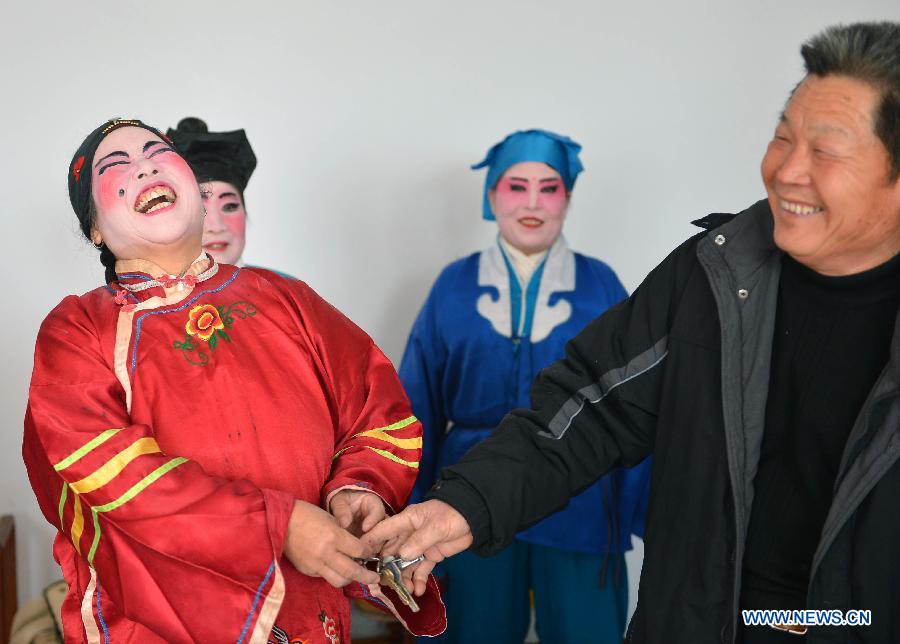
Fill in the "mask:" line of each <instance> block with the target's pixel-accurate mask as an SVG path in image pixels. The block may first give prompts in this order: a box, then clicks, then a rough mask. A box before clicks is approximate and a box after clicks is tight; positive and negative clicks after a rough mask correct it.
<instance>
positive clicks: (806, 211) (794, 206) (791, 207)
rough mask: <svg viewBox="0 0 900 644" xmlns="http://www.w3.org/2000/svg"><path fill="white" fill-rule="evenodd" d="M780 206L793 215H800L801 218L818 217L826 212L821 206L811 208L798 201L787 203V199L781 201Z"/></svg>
mask: <svg viewBox="0 0 900 644" xmlns="http://www.w3.org/2000/svg"><path fill="white" fill-rule="evenodd" d="M778 205H779V206H781V209H782V210H786V211H787V212H789V213H791V214H793V215H800V216H801V217H803V216H807V215H816V214H818V213H820V212H822V211H823V210H824V208H821V207H819V206H811V205H809V204H805V203H800V202H796V201H787V200H786V199H781V200H779V202H778Z"/></svg>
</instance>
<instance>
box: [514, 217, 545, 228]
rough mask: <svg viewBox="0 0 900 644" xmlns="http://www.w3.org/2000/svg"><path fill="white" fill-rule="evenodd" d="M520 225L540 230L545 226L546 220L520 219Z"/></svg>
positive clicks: (534, 218) (535, 218)
mask: <svg viewBox="0 0 900 644" xmlns="http://www.w3.org/2000/svg"><path fill="white" fill-rule="evenodd" d="M519 223H520V224H522V225H523V226H525V227H526V228H540V227H541V226H542V225H543V223H544V220H543V219H538V218H537V217H522V218H521V219H519Z"/></svg>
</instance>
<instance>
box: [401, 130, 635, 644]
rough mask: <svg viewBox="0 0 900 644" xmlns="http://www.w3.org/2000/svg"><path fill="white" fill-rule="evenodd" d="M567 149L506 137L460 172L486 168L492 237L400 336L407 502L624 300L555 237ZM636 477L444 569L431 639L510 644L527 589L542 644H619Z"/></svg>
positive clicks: (569, 179)
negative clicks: (412, 423) (416, 464)
mask: <svg viewBox="0 0 900 644" xmlns="http://www.w3.org/2000/svg"><path fill="white" fill-rule="evenodd" d="M580 150H581V146H580V145H578V144H577V143H575V142H574V141H572V140H571V139H569V138H568V137H564V136H560V135H558V134H554V133H552V132H547V131H544V130H527V131H519V132H515V133H513V134H511V135H509V136H508V137H506V138H505V139H504V140H503V141H501V142H500V143H498V144H496V145H495V146H493V147H492V148H491V149H490V150H489V151H488V153H487V156H486V157H485V159H484V160H483V161H482V162H481V163H478V164H476V165H474V166H472V168H473V169H479V168H487V180H486V181H485V187H484V205H483V210H484V219H487V220H489V221H494V220H496V221H497V224H498V227H499V235H498V236H497V240H496V242H495V243H494V244H492V245H491V246H490V248H488V249H486V250H484V251H482V252H479V253H475V254H473V255H470V256H468V257H465V258H463V259H460V260H457V261H455V262H453V263H452V264H450V265H449V266H447V267H446V268H445V269H444V270H443V271H442V272H441V274H440V276H439V277H438V279H437V281H436V282H435V283H434V286H433V287H432V289H431V292H430V294H429V295H428V299H427V300H426V301H425V304H424V306H423V307H422V311H421V312H420V313H419V316H418V318H417V319H416V322H415V324H414V326H413V329H412V332H411V334H410V337H409V341H408V344H407V347H406V352H405V354H404V356H403V362H402V364H401V365H400V370H399V374H400V379H401V381H402V382H403V385H404V386H405V388H406V392H407V394H408V395H409V397H410V401H411V402H412V407H413V411H414V413H415V414H416V416H417V417H418V418H419V419H420V420H421V421H422V424H423V425H424V428H425V438H424V440H425V443H424V448H423V454H422V461H421V464H420V473H419V478H418V480H417V483H416V488H415V490H414V492H413V499H412V500H413V501H416V500H421V498H422V496H423V495H424V493H425V492H426V491H427V490H428V488H429V487H430V486H431V485H432V484H433V483H434V481H435V479H436V478H437V474H438V472H439V470H440V468H442V467H444V466H446V465H450V464H453V463H455V462H456V461H457V460H458V459H459V458H460V457H461V456H462V455H463V454H464V453H465V452H466V451H467V450H468V449H469V448H470V447H471V446H472V445H474V444H475V443H477V442H479V441H481V440H482V439H484V438H485V437H486V436H488V435H489V434H490V433H491V432H492V431H493V428H494V427H495V426H496V425H497V424H499V422H500V420H501V419H502V418H503V416H504V415H505V414H506V413H507V412H509V411H510V410H511V409H513V408H516V407H528V406H529V399H530V396H529V394H530V387H531V383H532V381H533V380H534V378H535V376H536V375H537V373H538V371H540V370H541V369H543V368H544V367H546V366H548V365H550V364H551V363H552V362H555V361H556V360H558V359H560V358H562V357H563V356H564V346H565V343H566V342H567V341H568V340H569V339H570V338H572V337H574V336H575V335H576V334H577V333H578V332H579V331H580V330H581V329H582V328H583V327H584V326H585V325H586V324H587V323H588V322H590V321H591V320H593V319H594V318H596V317H597V316H598V315H600V314H601V313H603V312H604V311H605V310H606V309H607V308H609V307H611V306H614V305H615V304H616V303H618V302H619V301H621V300H623V299H624V298H625V297H626V296H627V293H626V292H625V289H624V287H623V286H622V284H621V283H620V282H619V279H618V278H617V277H616V274H615V273H614V272H613V271H612V269H611V268H610V267H609V266H607V265H606V264H604V263H603V262H601V261H600V260H597V259H594V258H591V257H587V256H585V255H581V254H580V253H576V252H574V251H572V250H571V249H570V248H569V246H568V244H567V243H566V241H565V239H564V238H563V237H562V235H561V231H562V225H563V222H564V220H565V216H566V211H567V208H568V204H569V198H570V195H571V192H572V189H573V187H574V185H575V179H576V177H577V176H578V173H579V172H581V170H582V165H581V162H580V161H579V159H578V152H579V151H580ZM649 472H650V470H649V465H648V463H646V462H645V463H642V464H641V465H638V466H637V467H635V468H632V469H629V470H621V471H617V472H615V473H613V474H610V475H608V476H606V477H604V478H603V479H601V480H600V481H598V482H597V483H595V484H594V485H593V486H591V487H590V488H588V489H587V490H585V491H584V492H582V493H581V494H580V495H579V496H576V497H574V498H573V499H572V500H571V501H570V503H569V505H568V506H567V507H566V508H565V509H563V510H561V511H559V512H557V513H556V514H554V515H552V516H550V517H548V518H547V519H545V520H543V521H541V522H540V523H538V524H536V525H534V526H532V527H531V528H529V529H527V530H525V531H523V532H521V533H520V534H519V535H518V538H517V540H516V541H515V542H514V544H513V545H512V546H510V547H509V548H507V549H506V550H504V551H503V552H501V553H500V554H499V555H496V556H494V557H490V558H487V559H483V558H480V557H477V556H475V555H473V554H471V553H468V552H466V553H462V554H460V555H459V556H457V557H453V558H452V559H448V560H447V561H445V562H443V564H441V566H440V567H439V568H440V570H439V572H441V573H442V574H443V576H444V582H445V584H446V590H445V592H444V595H443V597H444V600H445V602H446V605H447V617H448V629H447V631H446V632H445V633H444V635H442V636H441V637H438V638H436V640H437V641H439V642H465V643H468V642H487V641H490V642H509V643H511V644H521V642H522V641H523V639H524V637H525V635H526V631H527V629H528V622H529V617H530V602H529V590H533V592H534V603H535V604H534V605H535V610H536V615H537V631H538V635H539V636H540V639H541V641H546V642H554V643H558V642H599V643H606V642H609V643H610V644H611V643H613V642H615V643H617V644H618V643H619V642H621V641H622V635H623V632H624V629H625V622H626V617H627V615H626V612H627V606H628V584H627V574H626V568H625V562H624V553H625V552H626V551H627V550H630V549H631V535H632V534H637V535H638V536H642V534H643V524H644V521H643V519H644V512H645V508H646V498H647V493H648V488H649V475H650V474H649ZM525 493H527V491H526V492H525Z"/></svg>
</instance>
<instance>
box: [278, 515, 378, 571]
mask: <svg viewBox="0 0 900 644" xmlns="http://www.w3.org/2000/svg"><path fill="white" fill-rule="evenodd" d="M380 502H381V501H380V500H379V503H380ZM371 554H372V550H371V549H370V548H368V547H366V546H365V545H363V543H362V542H360V540H359V539H357V538H356V537H354V536H353V535H352V534H350V533H349V532H347V531H346V530H344V529H343V528H341V527H340V526H339V525H338V523H337V521H335V519H334V517H332V516H331V515H330V514H328V513H327V512H325V510H323V509H322V508H320V507H318V506H315V505H312V504H311V503H306V502H305V501H294V509H293V511H292V512H291V518H290V521H289V522H288V530H287V536H286V537H285V540H284V556H285V557H287V558H288V560H289V561H290V562H291V563H292V564H294V567H295V568H296V569H297V570H299V571H300V572H302V573H303V574H304V575H309V576H310V577H322V578H323V579H324V580H325V581H327V582H328V583H329V584H331V585H332V586H334V587H335V588H341V587H342V586H346V585H347V584H349V583H350V582H352V581H359V582H362V583H363V584H377V583H378V575H377V574H375V573H374V572H372V571H371V570H367V569H366V568H364V567H363V566H361V565H360V564H359V563H357V562H355V561H354V560H353V559H354V558H364V557H369V556H371Z"/></svg>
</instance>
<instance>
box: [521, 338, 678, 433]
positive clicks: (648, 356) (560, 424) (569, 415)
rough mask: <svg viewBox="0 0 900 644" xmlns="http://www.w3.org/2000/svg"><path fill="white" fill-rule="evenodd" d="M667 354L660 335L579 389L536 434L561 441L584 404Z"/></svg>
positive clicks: (601, 395) (656, 363)
mask: <svg viewBox="0 0 900 644" xmlns="http://www.w3.org/2000/svg"><path fill="white" fill-rule="evenodd" d="M668 354H669V350H668V336H664V337H663V338H661V339H660V340H659V341H658V342H657V343H656V344H654V345H653V346H652V347H650V348H649V349H647V350H646V351H644V352H643V353H640V354H638V355H637V356H635V357H634V358H632V359H631V360H630V361H629V362H628V364H626V365H625V366H624V367H616V368H615V369H610V370H609V371H607V372H606V373H605V374H603V375H602V376H601V377H600V380H599V381H598V382H595V383H593V384H590V385H588V386H587V387H584V388H583V389H579V390H578V391H577V392H576V393H575V395H573V396H572V397H571V398H569V399H568V400H567V401H566V402H565V403H563V406H562V407H561V408H560V410H559V411H558V412H556V415H555V416H554V417H553V420H551V421H550V425H549V426H548V427H547V429H548V430H549V431H540V432H538V436H544V437H545V438H552V439H554V440H559V439H561V438H562V437H563V436H565V435H566V432H567V431H569V427H571V426H572V421H574V420H575V417H576V416H578V414H580V413H581V410H582V409H584V405H585V403H590V404H592V405H596V404H597V403H599V402H600V401H601V400H603V399H604V398H606V397H607V396H608V395H609V393H610V392H611V391H612V390H613V389H615V388H616V387H618V386H619V385H622V384H625V383H626V382H628V381H629V380H633V379H634V378H637V377H638V376H641V375H643V374H645V373H647V372H648V371H650V370H651V369H653V367H655V366H656V365H658V364H659V363H661V362H662V361H663V360H664V359H665V357H666V356H667V355H668Z"/></svg>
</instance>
